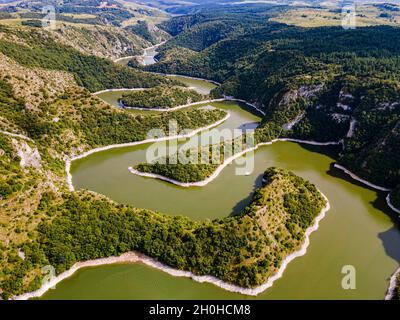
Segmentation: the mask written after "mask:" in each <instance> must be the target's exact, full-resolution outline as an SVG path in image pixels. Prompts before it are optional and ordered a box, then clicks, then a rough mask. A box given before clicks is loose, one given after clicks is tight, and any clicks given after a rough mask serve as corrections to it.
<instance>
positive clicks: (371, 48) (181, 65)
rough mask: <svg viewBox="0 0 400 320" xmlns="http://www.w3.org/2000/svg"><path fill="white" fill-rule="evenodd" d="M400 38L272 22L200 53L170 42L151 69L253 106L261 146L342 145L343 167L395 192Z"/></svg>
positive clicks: (374, 30) (376, 30) (399, 164)
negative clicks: (295, 142)
mask: <svg viewBox="0 0 400 320" xmlns="http://www.w3.org/2000/svg"><path fill="white" fill-rule="evenodd" d="M187 19H189V18H187ZM399 34H400V33H399V32H398V29H397V28H393V27H387V26H381V27H368V28H358V29H356V30H343V29H341V28H334V27H326V28H313V29H304V28H298V27H292V26H286V25H282V24H276V23H270V24H267V25H266V26H259V27H258V28H255V29H251V30H250V31H248V33H246V34H244V35H241V34H237V35H235V36H230V37H228V38H226V39H224V40H221V41H219V42H217V43H215V44H213V45H211V46H209V47H208V48H206V49H204V50H202V51H200V52H196V51H189V50H188V49H180V48H178V47H172V48H168V42H167V44H166V48H167V49H166V50H165V51H162V53H161V55H160V58H161V60H160V62H159V63H157V64H155V65H152V66H150V67H148V68H147V69H148V70H155V71H160V72H166V73H178V74H185V75H190V76H196V77H203V78H207V79H213V80H216V81H219V82H222V85H221V87H219V88H217V89H215V90H214V91H213V92H212V95H213V96H222V95H227V96H235V97H237V98H241V99H245V100H247V101H251V102H254V103H256V104H257V105H258V106H259V107H260V108H261V109H264V110H265V111H266V113H267V114H266V117H265V119H264V120H263V122H262V124H261V125H260V127H259V128H258V129H257V139H258V141H259V142H262V141H270V140H272V139H275V138H278V137H294V138H299V139H306V140H316V141H322V142H325V141H339V140H343V141H344V150H343V151H342V153H341V155H340V157H339V159H338V162H339V163H341V164H343V165H344V166H346V167H347V168H349V169H350V170H351V171H353V172H355V173H356V174H357V175H359V176H361V177H362V178H364V179H366V180H369V181H371V182H373V183H375V184H378V185H381V186H384V187H388V188H394V187H396V186H398V185H399V184H400V171H399V168H400V159H399V157H398V154H399V152H400V139H399V137H400V136H399V127H400V104H399V101H400V97H399V93H398V92H399V80H400V74H399V71H398V70H399V63H400V51H399V47H398V46H397V43H399V42H400V38H399ZM326 39H330V40H329V41H326ZM177 52H180V54H177Z"/></svg>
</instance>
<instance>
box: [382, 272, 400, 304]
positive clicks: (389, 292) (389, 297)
mask: <svg viewBox="0 0 400 320" xmlns="http://www.w3.org/2000/svg"><path fill="white" fill-rule="evenodd" d="M399 274H400V267H399V268H398V269H397V270H396V271H395V272H394V273H393V274H392V276H391V277H390V282H389V288H388V290H387V293H386V296H385V300H392V299H393V296H394V290H395V289H396V286H397V276H398V275H399Z"/></svg>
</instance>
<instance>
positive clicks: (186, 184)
mask: <svg viewBox="0 0 400 320" xmlns="http://www.w3.org/2000/svg"><path fill="white" fill-rule="evenodd" d="M279 141H286V142H297V143H304V144H311V145H318V146H328V145H337V144H339V143H338V142H316V141H305V140H298V139H289V138H281V139H274V140H272V141H269V142H262V143H259V144H257V145H256V146H255V147H252V148H247V149H245V150H243V151H241V152H238V153H236V154H234V155H232V156H231V157H229V158H228V159H226V160H225V161H224V162H223V163H222V164H221V165H220V166H218V168H217V169H215V171H214V172H213V173H212V174H211V175H210V176H209V177H208V178H206V179H204V180H202V181H196V182H181V181H177V180H175V179H172V178H168V177H165V176H163V175H159V174H155V173H146V172H142V171H139V170H136V169H134V168H132V167H129V168H128V170H129V171H130V172H131V173H132V174H135V175H138V176H142V177H146V178H153V179H159V180H163V181H166V182H169V183H172V184H175V185H177V186H180V187H184V188H189V187H204V186H205V185H207V184H209V183H210V182H212V181H213V180H215V179H216V178H217V177H218V176H219V174H220V173H221V172H222V171H223V170H224V169H225V167H226V166H228V165H229V164H230V163H232V162H233V161H234V160H236V159H237V158H240V157H241V156H243V155H245V154H246V153H248V152H253V151H255V150H257V149H258V148H259V147H262V146H266V145H271V144H273V143H275V142H279Z"/></svg>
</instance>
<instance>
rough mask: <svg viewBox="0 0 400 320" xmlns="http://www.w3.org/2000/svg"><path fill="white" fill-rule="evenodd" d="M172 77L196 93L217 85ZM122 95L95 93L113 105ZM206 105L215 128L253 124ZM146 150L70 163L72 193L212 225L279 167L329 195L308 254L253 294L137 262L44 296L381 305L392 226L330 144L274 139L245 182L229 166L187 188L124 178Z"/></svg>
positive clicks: (88, 273) (235, 109)
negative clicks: (347, 280)
mask: <svg viewBox="0 0 400 320" xmlns="http://www.w3.org/2000/svg"><path fill="white" fill-rule="evenodd" d="M176 79H180V80H181V81H182V82H185V83H186V84H187V85H189V86H192V87H196V88H197V90H199V91H201V92H203V93H204V92H208V91H209V90H210V89H211V88H212V87H213V86H214V85H212V84H210V83H208V82H205V81H199V80H193V79H188V78H182V77H178V78H176ZM121 94H122V92H118V93H115V92H107V93H103V94H100V95H99V96H100V97H101V98H102V99H104V100H105V101H108V102H109V103H111V104H114V105H116V103H117V99H118V97H119V96H121ZM212 105H213V106H215V107H219V108H223V109H226V110H228V111H229V112H230V114H231V117H230V118H229V119H228V120H227V121H226V122H225V123H223V124H222V125H220V126H219V128H239V127H243V126H244V125H249V126H254V123H255V122H257V121H259V120H260V118H259V117H258V116H257V115H255V114H254V113H252V112H251V111H250V110H246V108H244V107H241V106H239V105H238V104H237V103H233V102H229V103H228V102H224V103H212ZM127 112H131V111H127ZM132 112H137V111H132ZM147 147H148V145H141V146H136V147H125V148H120V149H113V150H108V151H103V152H98V153H95V154H92V155H90V156H88V157H86V158H84V159H80V160H77V161H74V162H73V163H72V168H71V173H72V175H73V184H74V186H75V188H76V189H79V188H86V189H90V190H93V191H96V192H99V193H102V194H104V195H107V196H108V197H110V198H111V199H113V200H115V201H117V202H120V203H129V204H132V205H134V206H136V207H141V208H149V209H154V210H159V211H161V212H164V213H167V214H174V215H178V214H179V215H187V216H189V217H191V218H193V219H212V218H216V217H224V216H227V215H231V214H236V213H238V212H240V211H241V210H242V209H243V208H244V207H245V206H246V205H247V204H248V203H249V201H250V197H251V194H252V192H253V191H254V189H255V188H257V187H259V186H260V185H261V175H262V173H263V172H264V170H265V169H266V168H268V167H271V166H277V167H282V168H286V169H289V170H291V171H293V172H294V173H296V174H297V175H299V176H301V177H303V178H305V179H308V180H310V181H311V182H313V183H314V184H316V186H317V187H318V188H319V189H320V190H321V191H322V192H323V193H324V194H325V195H326V196H327V197H328V198H329V201H330V203H331V210H330V211H329V212H328V213H327V216H326V218H325V219H324V220H322V222H321V224H320V228H319V229H318V231H316V232H315V233H313V234H312V235H311V238H310V240H311V244H310V246H309V248H308V250H307V254H306V255H304V256H302V257H300V258H297V259H295V260H294V261H292V262H291V263H290V264H289V266H288V267H287V269H286V270H285V272H284V274H283V277H282V278H280V279H279V280H277V281H276V282H275V283H274V285H273V287H271V288H269V289H267V290H266V291H264V292H263V293H261V294H259V295H258V296H257V297H249V296H245V295H241V294H237V293H231V292H227V291H225V290H223V289H220V288H218V287H216V286H214V285H212V284H201V283H197V282H194V281H193V280H191V279H188V278H178V277H173V276H170V275H168V274H166V273H164V272H162V271H159V270H155V269H152V268H150V267H147V266H144V265H142V264H116V265H107V266H98V267H91V268H85V269H81V270H79V271H78V272H76V273H75V274H74V275H73V276H72V277H70V278H68V279H66V280H64V281H62V282H61V283H59V284H58V285H57V287H56V289H54V290H49V291H48V292H47V293H46V294H45V295H43V296H42V299H383V297H384V295H385V292H386V289H387V287H388V281H389V277H390V275H391V274H392V272H394V270H395V269H396V268H397V267H398V265H399V262H400V246H399V245H398V244H399V243H400V232H399V229H398V225H397V226H396V223H398V219H397V217H396V215H395V214H394V213H393V212H391V210H390V209H389V208H388V206H387V205H386V202H385V196H386V194H385V193H380V192H376V191H374V190H371V189H368V188H366V187H365V186H364V185H361V184H359V183H358V182H357V181H354V180H352V179H351V178H349V177H348V176H346V175H345V174H344V173H342V172H341V171H339V170H338V169H335V168H333V166H332V165H333V163H334V162H335V160H334V158H335V155H336V154H337V150H335V149H334V148H333V147H316V146H308V145H300V144H296V143H291V142H277V143H275V144H273V145H271V146H265V147H262V148H259V149H258V150H257V151H256V152H255V154H254V158H255V165H254V171H253V172H252V173H251V174H250V175H248V176H238V175H235V166H236V165H235V164H231V165H229V166H227V167H226V168H225V169H224V170H223V171H222V173H221V174H220V175H219V176H218V178H217V179H215V180H214V181H212V182H211V183H209V184H208V185H207V186H205V187H194V188H181V187H178V186H174V185H172V184H169V183H166V182H163V181H159V180H155V179H148V178H143V177H139V176H136V175H133V174H131V173H130V172H129V171H128V167H129V166H132V165H134V164H136V163H139V162H142V161H144V160H145V153H146V148H147ZM345 265H352V266H354V267H355V268H356V289H354V290H344V289H342V286H341V281H342V278H343V277H344V274H342V273H341V270H342V267H343V266H345Z"/></svg>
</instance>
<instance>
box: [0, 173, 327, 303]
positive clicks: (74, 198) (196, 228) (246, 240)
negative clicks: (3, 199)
mask: <svg viewBox="0 0 400 320" xmlns="http://www.w3.org/2000/svg"><path fill="white" fill-rule="evenodd" d="M264 178H265V185H264V186H263V187H261V188H260V189H258V190H256V192H255V193H254V196H253V199H252V201H251V203H250V204H249V205H248V207H246V208H245V209H244V211H243V212H242V213H241V214H240V215H237V216H232V217H227V218H223V219H216V220H213V221H210V220H207V221H202V222H197V221H192V220H190V219H188V218H186V217H182V216H167V215H163V214H160V213H157V212H153V211H150V210H145V209H136V208H132V207H130V206H126V205H117V204H115V203H112V202H110V201H109V200H107V199H104V198H99V196H95V195H93V194H89V193H85V192H83V193H80V194H79V193H77V194H65V195H64V197H63V200H62V203H54V202H53V201H52V197H51V195H47V196H46V197H42V199H41V203H40V206H39V208H38V209H37V210H38V212H40V211H44V214H45V215H46V216H47V218H46V219H45V220H44V221H43V222H42V223H41V224H40V225H39V227H38V236H37V237H36V238H34V239H33V240H32V241H29V242H27V243H25V244H24V245H23V246H22V248H23V250H24V252H25V260H22V259H21V258H19V257H18V255H17V254H16V253H15V256H14V260H13V263H12V265H13V268H12V269H11V270H8V272H7V273H6V277H5V280H3V281H2V283H1V287H2V288H3V297H4V298H8V297H10V295H12V294H18V293H21V292H22V286H21V284H22V281H23V278H24V276H25V274H26V272H27V271H29V270H31V269H32V268H35V267H40V266H42V265H47V264H50V265H53V266H54V267H55V268H56V271H57V273H60V272H63V271H65V270H67V269H69V268H70V267H71V266H72V265H73V264H74V263H76V262H78V261H85V260H91V259H96V258H102V257H109V256H116V255H120V254H122V253H124V252H128V251H132V250H137V251H140V252H142V253H145V254H146V255H148V256H150V257H153V258H155V259H157V260H158V261H160V262H162V263H165V264H167V265H169V266H172V267H174V268H177V269H181V270H189V271H191V272H193V273H195V274H197V275H213V276H216V277H218V278H220V279H222V280H224V281H227V282H229V283H233V284H236V285H240V286H243V287H250V288H251V287H254V286H256V285H259V284H261V283H263V282H265V281H266V279H267V278H268V277H270V276H271V275H272V274H274V273H275V272H276V270H277V269H278V268H279V267H280V265H281V263H282V260H283V259H284V258H285V257H286V256H287V255H288V254H290V253H292V252H293V251H295V250H297V249H298V248H299V246H300V245H301V243H302V242H303V241H304V232H305V230H306V229H307V228H308V227H309V226H310V225H312V223H313V221H314V219H315V217H316V216H317V215H318V214H319V213H320V211H321V209H322V208H323V207H324V206H325V204H326V203H325V200H324V199H323V197H322V196H321V194H320V193H319V192H318V190H317V189H316V188H315V186H314V185H312V184H310V183H309V182H307V181H305V180H303V179H302V178H300V177H298V176H296V175H294V174H293V173H290V172H288V171H284V170H280V169H276V168H270V169H268V170H267V171H266V172H265V174H264ZM267 225H268V229H266V226H267ZM39 284H40V277H37V278H35V279H33V280H32V282H31V285H30V289H33V288H35V287H38V285H39Z"/></svg>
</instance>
